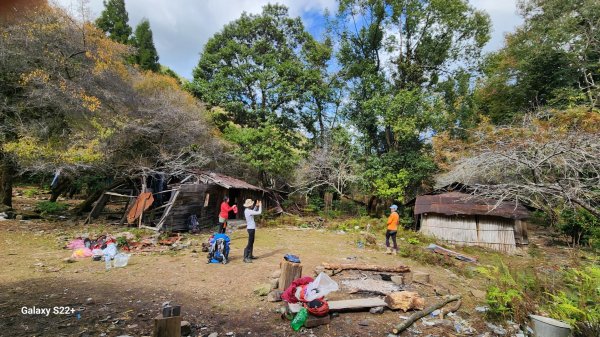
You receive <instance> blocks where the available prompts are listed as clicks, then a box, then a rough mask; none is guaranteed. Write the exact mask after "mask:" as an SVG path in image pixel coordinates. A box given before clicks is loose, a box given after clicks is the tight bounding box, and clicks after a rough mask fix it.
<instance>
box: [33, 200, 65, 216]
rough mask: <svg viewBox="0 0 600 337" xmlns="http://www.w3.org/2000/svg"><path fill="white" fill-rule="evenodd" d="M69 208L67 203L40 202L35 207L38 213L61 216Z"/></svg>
mask: <svg viewBox="0 0 600 337" xmlns="http://www.w3.org/2000/svg"><path fill="white" fill-rule="evenodd" d="M68 208H69V205H67V204H65V203H62V202H52V201H40V202H38V203H37V205H36V206H35V210H36V212H39V213H40V214H42V215H47V214H60V213H63V212H65V211H66V210H67V209H68Z"/></svg>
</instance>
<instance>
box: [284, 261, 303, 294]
mask: <svg viewBox="0 0 600 337" xmlns="http://www.w3.org/2000/svg"><path fill="white" fill-rule="evenodd" d="M300 277H302V264H300V263H293V262H289V261H286V260H285V259H284V260H283V261H281V275H280V276H279V290H281V291H285V290H286V289H287V288H288V287H289V286H290V284H292V282H294V280H296V279H299V278H300Z"/></svg>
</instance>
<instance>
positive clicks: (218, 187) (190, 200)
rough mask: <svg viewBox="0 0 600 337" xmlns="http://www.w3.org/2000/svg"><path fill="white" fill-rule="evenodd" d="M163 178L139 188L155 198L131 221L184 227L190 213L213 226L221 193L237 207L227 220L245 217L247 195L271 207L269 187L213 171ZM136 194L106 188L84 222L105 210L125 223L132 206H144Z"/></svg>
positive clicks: (174, 228) (156, 226) (167, 227)
mask: <svg viewBox="0 0 600 337" xmlns="http://www.w3.org/2000/svg"><path fill="white" fill-rule="evenodd" d="M163 179H164V186H163V187H161V188H156V184H154V183H148V184H147V186H149V187H147V188H142V190H146V191H149V192H150V193H152V196H153V198H154V202H152V205H151V206H150V207H148V208H147V209H145V210H144V211H143V212H142V215H141V221H139V218H140V217H139V216H138V217H137V218H136V219H137V220H136V222H135V223H133V224H135V225H138V226H141V227H145V228H151V229H155V230H170V231H186V230H187V229H188V227H187V220H188V219H189V217H190V216H191V215H196V217H197V218H198V220H199V222H200V225H201V226H202V227H205V228H209V227H212V226H215V227H216V226H217V225H218V217H219V212H220V207H221V202H222V201H223V197H224V196H228V197H229V204H230V205H234V204H235V205H237V206H238V209H239V212H238V213H237V214H235V213H233V212H230V213H229V219H230V222H236V220H237V221H239V222H243V221H244V220H243V217H244V215H243V210H244V207H243V206H242V205H243V204H244V201H245V200H246V199H252V200H255V201H256V200H262V201H263V209H267V208H268V207H270V205H271V204H272V202H271V201H272V200H273V199H272V198H271V195H270V193H269V191H267V190H265V189H263V188H261V187H258V186H255V185H252V184H250V183H248V182H245V181H243V180H240V179H237V178H234V177H230V176H227V175H224V174H219V173H214V172H206V171H191V172H190V173H189V175H187V176H186V177H185V178H183V179H179V178H177V177H170V178H168V179H167V178H160V179H158V180H159V181H162V180H163ZM155 180H156V179H155ZM161 185H162V183H161ZM124 191H127V192H126V193H125V192H124ZM138 195H139V191H135V189H132V188H129V189H124V188H123V186H119V187H118V188H116V189H113V190H111V191H107V192H105V193H104V194H103V195H102V196H101V197H100V199H99V200H98V201H97V202H96V204H95V206H94V209H93V210H92V211H91V212H90V215H89V217H88V220H87V222H91V221H92V219H97V218H99V217H102V216H103V214H104V215H106V216H110V215H112V216H113V217H112V219H115V220H116V219H120V224H124V223H125V222H126V219H127V215H128V214H129V213H131V212H132V209H135V208H136V207H138V208H145V207H146V206H145V205H143V206H141V207H140V206H139V205H138V206H136V204H139V202H138ZM123 204H124V206H123ZM115 205H121V206H117V207H115ZM107 206H108V207H107ZM106 210H108V212H107V211H106ZM115 215H116V216H115ZM106 218H107V219H110V218H108V217H106Z"/></svg>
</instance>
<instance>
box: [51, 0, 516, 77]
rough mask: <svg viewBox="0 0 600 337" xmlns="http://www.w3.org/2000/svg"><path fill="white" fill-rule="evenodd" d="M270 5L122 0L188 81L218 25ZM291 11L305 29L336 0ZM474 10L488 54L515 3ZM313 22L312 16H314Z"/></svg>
mask: <svg viewBox="0 0 600 337" xmlns="http://www.w3.org/2000/svg"><path fill="white" fill-rule="evenodd" d="M55 1H56V2H57V3H58V4H59V5H61V6H63V7H71V8H76V6H77V4H78V3H80V2H81V0H55ZM269 2H275V1H269V0H202V1H198V0H170V1H166V0H126V1H125V4H126V7H127V11H128V12H129V24H130V25H131V26H132V27H135V25H137V23H138V22H139V21H140V20H141V19H142V18H147V19H148V20H150V25H151V28H152V32H153V34H154V43H155V45H156V49H157V50H158V54H159V56H160V63H162V64H164V65H166V66H169V67H170V68H172V69H173V70H175V71H176V72H177V73H178V74H180V75H182V76H184V77H187V78H191V74H192V69H193V68H194V67H195V66H196V64H197V63H198V60H199V57H200V52H201V51H202V47H203V46H204V44H205V43H206V42H207V41H208V39H209V38H210V37H211V36H212V35H214V34H215V33H216V32H218V31H220V30H221V29H222V27H223V25H225V24H227V23H228V22H231V21H233V20H235V19H237V18H238V17H239V16H240V15H241V13H242V12H244V11H245V12H248V13H260V11H261V9H262V7H263V6H264V5H266V4H267V3H269ZM276 2H279V3H281V4H283V5H286V6H288V7H289V8H290V14H291V15H292V16H300V17H303V19H304V22H305V25H307V26H309V27H308V28H315V27H311V25H316V24H319V20H313V19H312V18H311V15H309V14H312V15H314V14H315V13H322V12H323V11H324V10H325V9H329V11H330V12H331V13H334V12H335V10H336V8H337V5H336V0H302V1H300V0H279V1H276ZM88 5H89V8H90V10H91V18H92V19H95V18H96V17H98V15H100V13H101V12H102V10H103V9H104V5H103V3H102V0H89V3H88ZM473 5H474V6H475V7H477V8H481V9H484V10H486V11H488V13H490V15H491V17H492V21H493V24H494V33H493V38H492V41H491V42H490V43H489V44H488V47H487V48H486V49H487V50H494V49H498V48H499V47H500V46H501V45H502V41H503V37H502V36H503V33H504V32H507V31H511V30H513V29H514V26H515V25H516V24H518V23H520V19H519V18H518V16H517V15H516V13H515V0H504V1H499V0H474V1H473ZM313 17H314V16H313Z"/></svg>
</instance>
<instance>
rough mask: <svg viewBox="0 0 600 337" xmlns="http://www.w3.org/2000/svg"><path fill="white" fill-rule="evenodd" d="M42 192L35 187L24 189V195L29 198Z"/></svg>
mask: <svg viewBox="0 0 600 337" xmlns="http://www.w3.org/2000/svg"><path fill="white" fill-rule="evenodd" d="M40 194H41V192H40V190H38V189H37V188H34V187H32V188H27V189H24V190H23V195H24V196H26V197H27V198H33V197H35V196H37V195H40Z"/></svg>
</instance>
